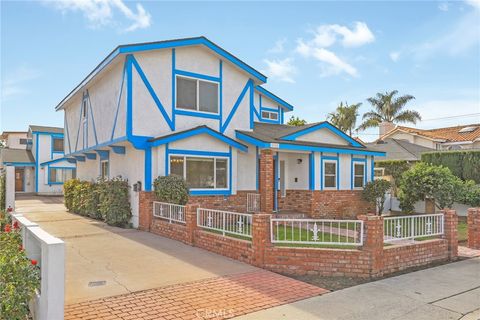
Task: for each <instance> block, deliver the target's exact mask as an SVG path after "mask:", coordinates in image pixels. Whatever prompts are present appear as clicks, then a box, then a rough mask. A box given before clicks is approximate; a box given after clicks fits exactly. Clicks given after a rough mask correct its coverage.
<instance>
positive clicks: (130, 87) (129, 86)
mask: <svg viewBox="0 0 480 320" xmlns="http://www.w3.org/2000/svg"><path fill="white" fill-rule="evenodd" d="M131 56H132V55H128V56H127V119H126V121H127V124H126V127H125V128H126V135H127V138H128V140H130V138H131V137H132V135H133V130H132V125H133V113H132V103H133V77H132V62H131Z"/></svg>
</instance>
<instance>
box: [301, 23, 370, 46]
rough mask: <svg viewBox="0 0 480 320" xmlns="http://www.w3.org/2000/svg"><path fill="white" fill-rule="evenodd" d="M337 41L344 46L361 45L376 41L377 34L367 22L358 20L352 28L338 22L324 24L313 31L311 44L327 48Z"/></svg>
mask: <svg viewBox="0 0 480 320" xmlns="http://www.w3.org/2000/svg"><path fill="white" fill-rule="evenodd" d="M337 41H339V42H340V43H341V44H342V45H343V46H344V47H359V46H362V45H364V44H367V43H371V42H373V41H375V36H374V35H373V33H372V31H370V29H369V28H368V26H367V24H366V23H365V22H359V21H357V22H355V24H354V27H353V28H351V29H349V28H348V27H346V26H342V25H338V24H324V25H320V26H318V27H317V28H316V29H315V30H314V31H313V40H312V41H311V42H310V45H315V46H316V47H322V48H326V47H330V46H332V45H333V44H335V43H336V42H337Z"/></svg>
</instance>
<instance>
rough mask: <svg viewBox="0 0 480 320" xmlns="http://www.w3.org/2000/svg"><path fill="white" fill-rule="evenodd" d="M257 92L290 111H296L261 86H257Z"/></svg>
mask: <svg viewBox="0 0 480 320" xmlns="http://www.w3.org/2000/svg"><path fill="white" fill-rule="evenodd" d="M255 90H257V91H258V92H260V93H262V94H263V95H265V96H267V97H268V98H270V99H272V100H273V101H275V102H276V103H278V104H279V105H281V106H282V107H284V108H286V109H288V110H290V111H291V110H293V109H294V108H293V106H292V105H291V104H290V103H288V102H286V101H284V100H282V99H280V98H279V97H277V96H276V95H274V94H273V93H271V92H270V91H268V90H267V89H265V88H263V87H261V86H256V87H255Z"/></svg>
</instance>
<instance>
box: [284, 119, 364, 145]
mask: <svg viewBox="0 0 480 320" xmlns="http://www.w3.org/2000/svg"><path fill="white" fill-rule="evenodd" d="M323 128H326V129H329V130H330V131H332V132H333V133H335V134H336V135H338V136H339V137H341V138H343V139H344V140H346V141H348V142H349V143H350V144H351V145H352V146H353V147H363V145H362V144H360V143H358V141H356V140H355V139H353V138H352V137H350V136H349V135H347V134H346V133H344V132H343V131H341V130H339V129H338V128H337V127H335V126H334V125H332V124H330V123H328V122H322V123H319V124H317V125H315V126H311V127H309V128H306V129H303V130H299V131H297V132H295V133H292V134H289V135H286V136H283V137H281V139H282V140H296V139H297V138H298V137H300V136H303V135H305V134H307V133H310V132H314V131H317V130H320V129H323Z"/></svg>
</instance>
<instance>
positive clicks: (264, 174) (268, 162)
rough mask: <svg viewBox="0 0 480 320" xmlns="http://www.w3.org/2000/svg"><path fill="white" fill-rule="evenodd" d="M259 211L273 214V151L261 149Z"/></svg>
mask: <svg viewBox="0 0 480 320" xmlns="http://www.w3.org/2000/svg"><path fill="white" fill-rule="evenodd" d="M259 171H260V177H259V178H260V179H259V180H260V211H261V212H264V213H272V212H273V191H274V190H273V189H274V187H273V185H274V181H273V180H274V176H273V174H274V172H273V151H272V150H270V149H263V150H261V151H260V170H259Z"/></svg>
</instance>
